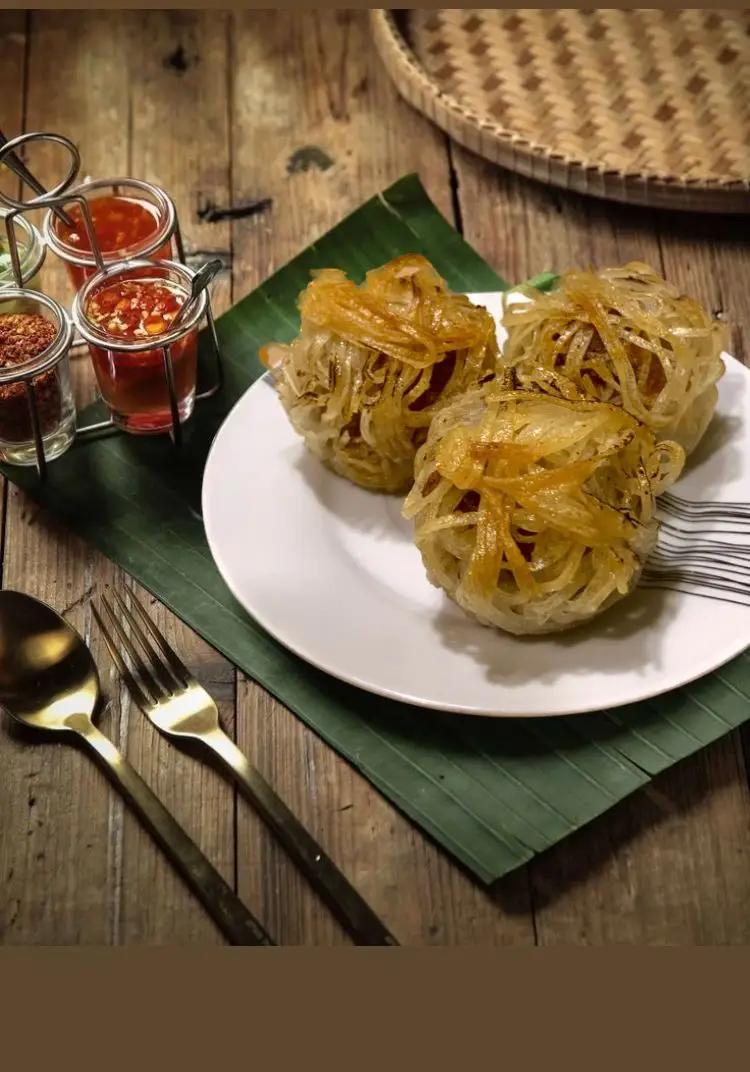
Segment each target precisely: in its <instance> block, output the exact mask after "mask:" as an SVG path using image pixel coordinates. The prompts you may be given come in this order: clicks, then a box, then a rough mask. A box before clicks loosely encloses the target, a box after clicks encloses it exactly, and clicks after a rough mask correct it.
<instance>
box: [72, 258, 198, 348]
mask: <svg viewBox="0 0 750 1072" xmlns="http://www.w3.org/2000/svg"><path fill="white" fill-rule="evenodd" d="M143 268H153V269H154V270H156V271H169V272H172V273H173V274H174V275H177V276H178V277H179V279H180V282H181V283H182V284H184V287H185V291H186V293H187V301H188V303H189V304H191V305H192V306H193V308H192V309H190V310H189V311H188V312H186V313H185V315H184V316H183V318H182V319H181V320H180V322H179V324H178V325H177V327H176V328H173V329H172V330H171V331H165V332H164V333H163V334H161V335H152V336H151V337H150V338H148V339H128V340H125V339H123V338H122V337H120V336H117V335H110V334H109V333H108V332H106V331H102V330H101V329H99V328H98V327H97V325H95V324H93V323H92V321H91V320H89V318H88V316H87V315H86V303H87V302H88V299H89V298H90V297H91V295H92V293H93V292H94V290H95V289H96V288H97V287H100V286H101V285H102V284H104V283H108V282H111V281H113V280H116V279H117V278H118V276H126V275H127V274H128V273H129V272H132V271H138V270H141V269H143ZM195 275H196V272H195V271H193V269H192V268H188V267H187V265H185V264H180V262H179V261H157V260H153V259H151V258H148V257H137V258H133V259H132V260H125V261H119V262H118V263H117V264H112V265H110V266H109V267H107V268H105V269H104V270H103V271H102V270H99V271H98V272H96V273H95V274H94V275H92V276H90V278H89V279H87V280H86V282H85V283H84V284H83V286H82V287H81V288H80V290H79V291H78V293H77V294H76V296H75V299H74V301H73V306H72V309H71V316H72V318H73V322H74V324H75V326H76V328H77V329H78V331H79V333H80V334H81V335H82V336H83V338H84V339H85V340H86V342H89V343H91V344H92V346H101V347H104V348H106V349H107V350H115V351H117V352H118V353H120V352H121V353H139V352H141V351H144V350H158V349H160V348H161V347H163V346H170V345H171V344H172V343H173V342H178V341H179V340H180V339H182V338H184V336H185V335H187V334H188V332H190V331H192V330H193V328H195V326H196V325H197V324H198V323H199V321H200V320H201V318H202V316H203V314H204V313H205V311H206V307H207V306H208V290H203V291H202V292H201V294H200V295H199V297H197V298H195V299H191V298H190V284H191V283H192V281H193V277H194V276H195ZM181 308H184V306H181Z"/></svg>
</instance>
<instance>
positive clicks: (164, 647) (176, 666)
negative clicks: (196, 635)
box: [128, 588, 195, 685]
mask: <svg viewBox="0 0 750 1072" xmlns="http://www.w3.org/2000/svg"><path fill="white" fill-rule="evenodd" d="M128 595H129V596H130V602H131V603H132V605H133V608H134V610H136V611H137V612H138V615H139V617H140V619H141V621H142V622H143V624H144V625H145V627H146V628H147V629H148V631H149V633H150V634H151V636H152V637H153V638H154V640H155V642H156V644H157V645H158V647H159V650H160V651H161V653H162V655H163V656H164V658H165V659H166V661H167V662H168V663H169V669H170V670H171V671H172V673H173V674H174V675H175V677H176V678H177V679H178V681H180V683H181V684H183V685H189V684H190V682H191V681H194V680H195V679H194V677H193V675H192V674H191V673H190V671H189V670H188V668H187V667H186V666H185V664H184V663H183V662H182V660H181V659H180V658H178V656H177V653H176V652H175V651H174V650H173V648H171V647H170V645H169V643H168V642H167V638H166V637H165V636H164V634H163V633H162V632H161V631H160V630H159V629H158V628H157V627H156V625H155V624H154V622H152V621H151V618H150V617H149V616H148V614H147V613H146V611H145V610H144V609H143V605H142V604H141V602H140V600H139V599H138V598H137V597H136V595H135V593H134V592H133V589H132V588H129V589H128Z"/></svg>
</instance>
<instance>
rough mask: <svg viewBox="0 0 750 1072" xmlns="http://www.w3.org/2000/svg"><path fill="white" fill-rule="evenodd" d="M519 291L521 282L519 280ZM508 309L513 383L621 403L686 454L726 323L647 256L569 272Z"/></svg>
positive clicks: (710, 406)
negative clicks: (644, 259)
mask: <svg viewBox="0 0 750 1072" xmlns="http://www.w3.org/2000/svg"><path fill="white" fill-rule="evenodd" d="M521 289H522V290H523V288H521ZM527 296H529V297H531V299H532V301H531V302H530V303H520V302H519V303H517V304H516V303H514V304H512V305H510V306H509V307H508V309H507V310H506V313H505V317H504V321H503V322H504V325H505V327H506V328H507V330H508V340H507V343H506V345H505V348H504V354H503V356H504V364H505V366H506V368H507V369H508V370H509V371H510V372H511V373H512V377H513V385H514V386H516V387H518V388H520V389H522V390H536V391H543V392H546V393H550V394H555V395H558V396H560V397H562V398H567V399H571V400H573V399H596V400H598V401H600V402H611V403H613V404H614V405H617V406H622V407H623V408H624V409H625V410H627V412H628V413H630V414H632V415H633V416H634V417H636V418H637V419H638V420H639V421H642V422H643V423H644V424H646V425H648V427H649V428H652V429H653V430H654V432H656V433H657V434H658V435H659V436H661V437H663V438H665V439H673V440H676V441H677V442H678V443H680V444H681V445H682V446H683V447H684V449H685V451H686V452H688V453H690V451H692V450H693V449H694V448H695V447H696V446H697V444H698V442H699V440H700V439H701V437H702V436H703V433H704V432H705V430H706V428H707V426H708V423H709V421H710V420H711V417H712V415H713V412H714V409H715V407H716V401H717V398H718V392H717V389H716V381H717V380H718V379H719V378H720V377H721V376H722V374H723V372H724V363H723V361H722V360H721V357H720V354H721V351H722V349H723V347H724V346H725V341H726V340H725V334H726V329H725V326H724V325H723V324H721V323H719V321H717V320H713V319H712V318H711V317H710V316H709V314H708V313H707V312H706V310H705V309H704V308H703V307H702V306H701V305H700V304H699V303H698V302H697V301H694V300H693V299H692V298H688V297H686V296H685V295H682V294H680V292H679V291H678V290H677V289H676V288H675V287H673V286H672V285H671V284H669V283H667V282H666V281H665V280H664V279H662V278H661V277H660V276H659V275H657V274H656V273H655V272H654V271H653V270H652V269H651V268H649V267H648V265H646V264H640V263H636V262H633V263H631V264H626V265H625V266H624V267H622V268H608V269H605V270H604V271H602V272H598V273H595V272H586V271H579V270H573V271H569V272H566V273H564V275H562V277H561V279H560V283H559V285H558V287H557V289H555V290H553V291H551V292H550V293H549V294H542V293H540V292H538V291H535V290H533V289H528V290H527Z"/></svg>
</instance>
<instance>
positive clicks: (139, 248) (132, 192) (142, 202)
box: [43, 179, 182, 291]
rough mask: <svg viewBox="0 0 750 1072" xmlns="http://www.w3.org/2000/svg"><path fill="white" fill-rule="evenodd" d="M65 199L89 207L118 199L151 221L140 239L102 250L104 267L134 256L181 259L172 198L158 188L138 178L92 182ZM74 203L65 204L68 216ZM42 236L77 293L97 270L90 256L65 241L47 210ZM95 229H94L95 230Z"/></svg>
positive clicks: (69, 194) (57, 224)
mask: <svg viewBox="0 0 750 1072" xmlns="http://www.w3.org/2000/svg"><path fill="white" fill-rule="evenodd" d="M66 196H69V197H74V196H83V197H85V198H86V200H87V201H88V203H89V207H91V206H92V205H93V204H94V203H95V202H96V201H97V200H100V199H102V198H105V197H117V198H122V199H123V200H125V201H126V202H128V203H129V204H133V203H135V204H137V205H138V206H139V207H140V208H141V209H143V208H145V209H146V210H147V211H148V212H149V214H151V215H152V216H153V218H154V224H155V225H154V230H153V231H152V232H150V233H149V234H148V235H147V236H146V237H144V238H143V239H142V240H140V241H137V242H135V243H131V244H130V245H127V244H126V245H123V246H122V247H121V248H117V249H106V250H104V249H103V250H102V259H103V260H104V264H105V266H109V265H110V264H112V263H114V262H117V261H122V260H125V259H133V258H135V257H148V258H151V259H152V260H171V259H173V258H174V257H175V256H181V255H182V254H181V249H180V248H178V247H179V241H178V236H177V212H176V210H175V206H174V202H173V201H172V199H171V198H170V197H169V196H168V195H167V194H166V193H165V192H164V190H162V189H161V188H160V187H158V186H154V185H153V183H150V182H144V181H143V180H142V179H94V180H91V181H90V182H84V183H81V184H80V185H79V186H76V187H74V188H73V189H71V190H67V191H66ZM75 204H76V203H75V202H74V201H71V202H70V204H68V205H65V209H66V211H67V212H68V213H70V212H71V209H72V208H73V206H74V205H75ZM43 229H44V237H45V239H46V241H47V244H48V245H49V247H50V249H52V250H53V251H54V252H55V253H56V254H57V256H58V257H60V259H61V260H63V261H64V262H65V264H66V267H67V269H68V274H69V276H70V280H71V282H72V284H73V287H74V289H75V290H76V291H77V290H79V289H80V288H81V286H82V285H83V283H84V282H85V281H86V280H87V279H89V278H90V277H91V276H92V275H93V274H94V273H95V272H97V271H98V267H97V263H96V259H95V257H94V254H93V253H91V252H90V251H88V250H82V249H80V248H78V247H77V246H76V245H75V244H73V243H71V242H70V241H67V240H66V238H65V236H64V225H63V224H61V222H60V220H59V219H58V217H56V216H55V215H54V213H53V212H52V210H51V209H50V210H49V211H48V212H47V213H46V215H45V217H44V223H43ZM95 230H96V228H95Z"/></svg>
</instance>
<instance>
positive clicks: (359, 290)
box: [261, 254, 498, 492]
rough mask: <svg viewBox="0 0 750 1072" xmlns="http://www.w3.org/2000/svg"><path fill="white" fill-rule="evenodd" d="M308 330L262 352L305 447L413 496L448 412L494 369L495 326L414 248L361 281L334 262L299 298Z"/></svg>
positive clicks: (344, 470) (373, 485)
mask: <svg viewBox="0 0 750 1072" xmlns="http://www.w3.org/2000/svg"><path fill="white" fill-rule="evenodd" d="M299 308H300V314H301V330H300V333H299V335H298V337H297V338H296V339H295V340H294V341H293V342H291V343H289V344H288V345H282V344H278V343H272V344H271V345H269V346H268V347H266V348H265V349H264V351H263V352H262V354H261V356H262V358H263V360H264V361H265V363H266V364H267V365H269V366H270V367H271V368H272V369H273V370H274V377H275V382H276V387H277V390H278V394H279V397H280V399H281V402H282V405H283V406H284V409H285V410H286V412H287V414H288V416H289V419H290V421H291V423H292V425H293V426H294V428H295V429H296V431H297V432H298V433H299V434H300V435H301V436H302V437H303V439H304V441H305V444H306V446H307V447H308V448H309V449H310V450H311V451H312V452H313V453H314V454H316V455H317V456H318V457H319V458H321V459H322V460H323V461H324V462H326V463H327V464H328V465H329V466H330V467H331V468H332V469H333V470H335V472H337V473H339V474H340V475H341V476H344V477H347V478H348V479H349V480H352V481H353V482H354V483H355V484H359V485H361V486H362V487H365V488H370V489H371V490H377V491H390V492H398V491H402V492H403V491H406V490H407V489H408V488H409V487H410V485H411V482H412V479H413V472H414V456H415V453H416V450H417V447H418V446H419V444H420V443H422V442H423V441H424V439H425V437H426V434H427V428H428V427H429V424H430V421H431V420H432V418H433V416H434V414H435V413H436V412H437V411H438V409H439V408H440V407H441V406H442V405H444V404H445V403H446V401H449V400H450V399H452V398H454V397H456V396H457V395H459V394H461V393H462V392H463V391H465V390H466V389H467V388H468V387H473V386H476V385H477V384H478V383H479V382H481V381H483V380H484V379H486V378H488V377H489V376H491V375H492V374H493V373H494V370H495V368H496V365H497V361H498V350H497V342H496V338H495V326H494V322H493V320H492V317H491V316H490V314H489V313H488V312H486V310H484V309H481V308H478V307H476V306H474V305H472V304H471V302H470V301H469V300H468V298H466V297H464V296H463V295H460V294H452V293H451V292H450V291H449V290H448V287H447V285H446V284H445V282H444V281H443V280H442V279H441V278H440V276H439V275H438V274H437V272H436V271H435V269H434V268H433V267H432V265H431V264H430V263H429V261H427V260H426V259H425V258H424V257H422V256H419V255H417V254H410V255H407V256H403V257H398V258H396V260H393V261H391V262H389V263H388V264H385V265H383V267H381V268H377V269H375V270H373V271H371V272H368V273H367V276H366V278H365V281H364V283H363V284H362V285H361V286H357V285H356V284H355V283H353V282H352V281H351V280H349V279H348V278H347V277H346V275H345V274H344V273H343V272H341V271H338V270H335V269H326V270H323V271H319V272H316V273H314V278H313V280H312V281H311V282H310V284H309V285H308V286H307V287H306V289H305V290H304V291H303V292H302V294H301V295H300V300H299Z"/></svg>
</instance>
